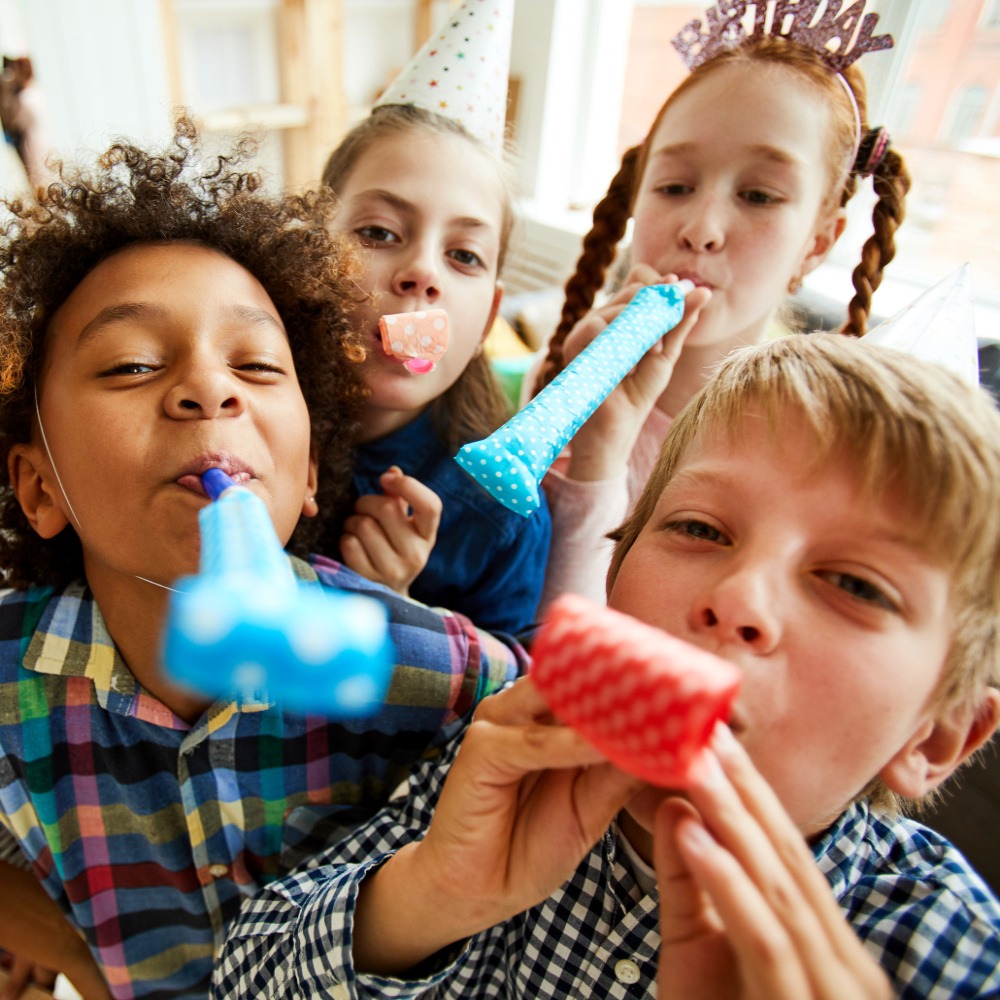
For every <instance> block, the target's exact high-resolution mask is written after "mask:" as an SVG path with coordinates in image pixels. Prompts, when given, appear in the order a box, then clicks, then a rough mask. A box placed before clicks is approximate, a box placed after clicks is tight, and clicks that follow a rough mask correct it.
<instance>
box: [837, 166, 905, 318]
mask: <svg viewBox="0 0 1000 1000" xmlns="http://www.w3.org/2000/svg"><path fill="white" fill-rule="evenodd" d="M872 183H873V186H874V188H875V193H876V194H877V195H878V201H877V202H876V204H875V208H874V209H873V210H872V224H873V225H874V227H875V232H874V235H872V236H869V237H868V239H867V240H866V241H865V245H864V246H863V247H862V248H861V263H860V264H858V266H857V267H856V268H855V269H854V272H853V274H852V275H851V280H852V282H853V284H854V288H855V290H856V294H855V296H854V298H853V299H851V302H850V305H849V306H848V307H847V311H848V318H847V322H846V323H844V325H843V326H842V327H841V330H840V332H841V333H846V334H848V335H849V336H853V337H862V336H864V334H865V333H866V331H867V329H868V313H869V310H870V309H871V302H872V295H873V294H874V293H875V290H876V289H877V288H878V286H879V285H881V284H882V272H883V271H884V269H885V267H886V265H887V264H888V263H889V261H891V260H892V258H893V257H895V256H896V241H895V236H896V230H897V229H898V228H899V226H900V224H901V223H902V221H903V217H904V216H905V214H906V208H905V204H904V202H905V200H906V193H907V191H909V190H910V174H909V171H908V170H907V169H906V165H905V164H904V163H903V158H902V157H901V156H900V155H899V153H897V152H896V151H895V150H894V149H889V150H887V151H886V154H885V157H884V158H883V160H882V162H881V163H880V164H879V165H878V167H877V169H876V171H875V173H874V174H873V175H872Z"/></svg>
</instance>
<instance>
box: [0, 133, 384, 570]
mask: <svg viewBox="0 0 1000 1000" xmlns="http://www.w3.org/2000/svg"><path fill="white" fill-rule="evenodd" d="M256 148H257V144H256V142H255V141H254V140H253V139H252V138H251V137H249V136H243V137H241V138H240V139H239V140H238V141H237V142H236V144H235V146H234V147H233V149H232V150H231V151H230V152H229V153H228V154H227V155H223V156H216V157H211V158H206V159H205V160H204V161H203V160H202V157H201V153H200V150H199V141H198V135H197V130H196V128H195V127H194V125H193V124H192V122H191V121H190V119H188V118H187V117H185V116H180V117H178V118H177V119H176V121H175V123H174V135H173V138H172V140H171V142H170V144H169V145H168V146H167V148H166V149H165V150H164V151H162V152H148V151H144V150H142V149H139V148H137V147H136V146H134V145H131V144H130V143H129V142H127V141H125V140H121V141H119V142H116V143H115V144H114V145H112V146H111V147H110V149H108V151H107V152H106V153H104V154H103V156H101V157H100V159H99V161H98V165H97V168H96V169H95V170H94V171H92V172H87V171H83V170H80V171H77V170H69V169H66V168H65V167H64V166H62V165H59V168H58V171H59V180H58V181H57V182H55V183H53V184H51V185H49V187H48V188H47V189H46V190H44V191H43V192H41V193H40V195H39V199H38V200H37V201H34V200H26V199H16V200H10V201H6V202H4V203H3V204H4V207H5V208H6V210H7V218H6V219H5V220H4V223H3V224H2V225H0V274H2V276H3V284H2V286H0V449H2V453H3V455H4V456H7V455H9V453H10V449H11V447H12V446H13V445H15V444H18V443H26V442H29V441H31V439H32V429H33V425H34V419H35V404H34V398H35V385H36V379H37V378H38V375H39V373H40V371H41V369H42V364H43V362H44V358H45V350H46V335H47V332H48V327H49V322H50V320H51V318H52V316H53V314H54V313H55V312H56V310H57V309H59V307H60V306H61V305H62V304H63V303H64V302H65V301H66V299H67V298H68V297H69V295H70V294H71V293H72V292H73V290H74V289H75V288H76V287H77V285H79V283H80V282H81V281H82V280H83V278H84V277H85V276H86V275H87V274H89V273H90V271H92V270H93V269H94V267H95V266H96V265H97V264H99V263H100V262H101V261H102V260H104V259H105V258H107V257H108V256H110V255H111V254H114V253H115V252H117V251H119V250H121V249H123V248H124V247H127V246H131V245H135V244H149V243H160V242H164V241H173V240H183V241H187V242H194V243H198V244H202V245H204V246H206V247H210V248H212V249H215V250H217V251H219V252H220V253H223V254H225V255H226V256H227V257H230V258H231V259H232V260H234V261H235V262H236V263H238V264H240V265H241V266H242V267H244V268H246V270H247V271H249V272H250V273H251V274H252V275H253V276H254V277H255V278H256V279H257V280H258V281H259V282H260V284H261V285H262V286H263V288H264V289H265V291H266V292H267V294H268V295H269V296H270V298H271V301H272V302H273V303H274V306H275V308H276V309H277V311H278V314H279V315H280V316H281V319H282V321H283V322H284V324H285V329H286V331H287V334H288V340H289V344H290V346H291V352H292V357H293V359H294V362H295V370H296V373H297V375H298V379H299V383H300V385H301V388H302V394H303V396H304V397H305V401H306V405H307V406H308V409H309V414H310V418H311V425H312V447H313V451H314V454H315V455H316V457H317V460H318V463H319V474H320V475H319V492H318V495H317V498H316V499H317V502H318V503H319V505H320V509H321V510H322V512H323V515H322V516H321V517H318V518H312V519H306V518H303V519H302V520H301V521H300V522H299V524H298V526H297V527H296V530H295V532H294V534H293V536H292V539H291V541H290V542H289V549H290V550H291V551H293V552H295V553H297V554H302V555H304V554H306V553H307V552H309V551H324V550H327V551H336V538H337V535H338V534H339V525H340V523H341V520H342V518H343V517H344V516H345V515H346V512H347V509H348V503H349V488H350V480H351V469H352V449H353V443H354V439H355V436H356V433H357V428H358V421H359V416H360V408H361V402H362V400H363V399H364V396H365V389H364V383H363V381H362V379H361V373H360V369H361V365H360V363H359V362H361V361H363V360H364V357H365V350H364V347H363V346H362V345H361V343H360V341H359V340H357V339H356V338H355V336H354V334H353V332H352V330H351V327H350V325H349V321H348V318H347V306H348V303H349V301H350V300H351V299H353V298H356V297H357V296H358V294H359V292H358V286H357V284H356V277H357V273H358V258H357V255H356V252H355V250H354V248H353V245H352V242H351V241H350V240H348V239H346V238H341V237H339V236H336V235H333V234H332V226H330V225H329V222H330V217H331V215H332V211H333V208H334V198H333V197H332V195H330V194H329V193H324V192H322V191H320V192H314V193H310V194H306V195H302V196H292V195H286V196H269V195H266V194H264V193H263V192H262V191H260V188H261V185H262V180H261V178H260V176H259V175H258V174H256V173H253V172H242V171H240V170H239V169H237V168H238V167H239V165H240V164H243V163H245V162H246V161H247V160H248V159H249V158H250V157H252V156H253V155H254V153H255V152H256ZM82 576H83V555H82V551H81V548H80V542H79V539H78V538H77V536H76V533H75V532H74V531H72V530H64V531H62V532H61V533H60V534H59V535H58V536H56V538H54V539H50V540H44V539H42V538H40V537H39V536H38V535H37V534H36V533H35V532H34V531H33V530H32V528H31V526H30V525H29V523H28V520H27V518H26V517H25V516H24V514H23V512H22V511H21V508H20V505H19V504H18V501H17V498H16V497H15V496H14V492H13V489H12V487H11V480H10V473H9V471H8V468H7V463H6V461H4V462H3V463H0V579H2V581H3V583H4V584H6V585H7V586H12V587H26V586H30V585H32V584H49V585H52V586H57V587H58V586H63V585H65V584H66V583H68V582H69V581H70V580H73V579H76V578H81V577H82Z"/></svg>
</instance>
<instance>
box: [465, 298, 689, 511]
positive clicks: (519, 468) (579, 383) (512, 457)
mask: <svg viewBox="0 0 1000 1000" xmlns="http://www.w3.org/2000/svg"><path fill="white" fill-rule="evenodd" d="M693 289H694V284H693V283H692V282H690V281H678V282H676V283H674V284H670V285H647V286H646V287H645V288H641V289H639V291H638V292H636V294H635V295H634V296H633V298H632V301H631V302H629V304H628V305H627V306H626V307H625V308H624V309H623V310H622V311H621V312H620V313H619V314H618V315H617V316H616V317H615V318H614V319H613V320H612V321H611V322H610V323H609V324H608V325H607V327H606V329H604V330H602V331H601V333H600V334H599V335H598V336H597V337H595V338H594V340H593V341H592V342H591V343H590V344H589V345H588V346H587V347H586V348H585V349H584V350H583V351H581V352H580V353H579V354H578V355H577V356H576V357H575V358H574V359H573V360H572V361H571V362H570V363H569V364H568V365H567V366H566V367H565V368H564V369H563V370H562V371H561V372H560V373H559V374H558V375H557V376H556V377H555V378H554V379H553V380H552V381H551V382H550V383H549V384H548V385H547V386H546V387H545V388H544V389H543V390H542V391H541V392H540V393H539V394H538V395H537V396H535V398H534V399H533V400H532V401H531V402H530V403H528V405H527V406H525V407H524V409H522V410H520V411H519V412H518V413H516V414H514V416H513V417H511V419H510V420H508V421H507V423H505V424H504V425H503V426H502V427H501V428H499V429H498V430H496V431H494V432H493V433H492V434H491V435H490V436H489V437H488V438H483V440H481V441H473V442H471V443H469V444H467V445H465V446H464V447H462V448H460V449H459V451H458V454H457V455H456V456H455V461H456V462H458V464H459V465H460V466H462V468H463V469H465V471H466V472H467V473H468V474H469V475H470V476H472V478H473V479H475V481H476V482H477V483H479V485H480V486H482V487H483V489H485V490H486V491H487V492H488V493H490V494H491V495H492V496H493V497H495V498H496V499H497V500H499V501H500V503H502V504H503V505H504V506H505V507H509V508H510V509H511V510H513V511H517V513H518V514H523V515H524V516H525V517H527V516H528V515H529V514H531V513H533V512H534V511H536V510H537V509H538V484H539V482H540V481H541V478H542V476H544V475H545V473H546V472H547V471H548V469H549V466H551V465H552V463H553V462H554V461H555V460H556V457H557V456H558V455H559V453H560V452H561V451H562V450H563V448H565V447H566V445H567V444H568V443H569V442H570V440H571V439H572V437H573V435H574V434H576V432H577V431H578V430H579V429H580V428H581V427H582V426H583V424H584V423H585V421H586V420H587V419H588V418H589V417H590V415H591V414H592V413H593V412H594V410H596V409H597V407H598V406H600V405H601V403H603V402H604V400H605V399H607V398H608V396H609V395H610V394H611V391H612V390H613V389H614V388H615V386H617V385H618V383H619V382H621V380H622V379H623V378H625V376H626V375H627V374H628V373H629V372H630V371H631V370H632V369H633V368H634V367H635V366H636V365H637V364H638V363H639V360H640V359H641V358H642V356H643V355H644V354H645V353H646V352H647V351H648V350H649V349H650V348H651V347H652V346H653V344H655V343H656V342H657V341H658V340H659V339H660V338H661V337H662V336H663V335H664V334H665V333H666V332H667V331H668V330H672V329H673V328H674V327H675V326H677V324H678V323H679V322H680V321H681V317H682V316H683V315H684V296H685V295H687V294H688V292H690V291H692V290H693Z"/></svg>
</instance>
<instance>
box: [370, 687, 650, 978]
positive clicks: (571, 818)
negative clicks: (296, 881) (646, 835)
mask: <svg viewBox="0 0 1000 1000" xmlns="http://www.w3.org/2000/svg"><path fill="white" fill-rule="evenodd" d="M641 787H642V782H641V781H639V780H638V779H637V778H634V777H632V776H631V775H626V774H624V773H623V772H621V771H618V770H617V769H616V768H614V767H612V766H611V765H610V764H608V763H607V761H606V760H605V758H604V757H602V755H601V754H600V752H599V751H597V750H595V749H594V748H593V747H591V746H590V744H588V743H586V742H585V741H584V740H583V738H582V737H580V736H578V735H577V734H576V733H575V732H573V730H571V729H568V728H565V727H563V726H560V725H559V724H557V723H556V722H555V721H554V719H553V718H552V716H551V714H550V712H549V710H548V706H547V705H546V704H545V702H544V701H543V699H542V697H541V695H540V694H539V693H538V691H537V689H536V688H535V686H534V685H533V684H532V682H531V680H530V679H529V678H522V679H521V680H519V681H517V682H515V683H514V684H513V685H512V686H511V687H510V688H508V689H507V690H506V691H503V692H501V693H500V694H497V695H493V696H492V697H490V698H487V699H485V700H484V701H483V702H482V703H481V704H480V705H479V707H478V708H477V709H476V714H475V716H474V719H473V722H472V723H471V725H470V727H469V730H468V733H467V734H466V736H465V740H464V742H463V743H462V747H461V750H460V751H459V753H458V756H457V757H456V759H455V762H454V763H453V764H452V767H451V771H450V773H449V775H448V778H447V781H446V782H445V785H444V790H443V791H442V794H441V798H440V799H439V801H438V804H437V808H436V810H435V812H434V818H433V820H432V822H431V824H430V827H429V828H428V830H427V833H426V834H425V836H424V838H423V840H421V841H419V842H417V843H414V844H410V845H408V846H407V847H405V848H403V849H402V850H401V851H399V852H398V853H397V854H396V856H395V857H394V858H392V859H391V860H390V861H388V862H387V863H386V864H385V865H384V866H383V867H382V868H381V869H380V870H379V871H378V872H377V873H376V874H375V875H374V876H373V877H371V878H370V879H366V880H365V882H364V883H363V884H362V888H361V898H360V899H359V902H358V909H357V914H356V918H355V934H354V960H355V966H356V967H357V968H358V969H359V970H360V969H364V970H366V971H377V972H382V973H391V972H399V971H401V970H405V969H408V968H410V967H411V966H412V965H414V964H416V963H417V962H419V961H420V960H421V959H423V958H425V957H427V956H428V955H432V954H434V953H435V952H436V951H438V950H440V949H441V948H442V947H444V946H446V945H448V944H451V943H452V942H454V941H458V940H462V939H464V938H466V937H468V936H469V935H471V934H474V933H476V932H477V931H480V930H483V929H485V928H487V927H492V926H493V925H494V924H498V923H500V922H501V921H503V920H506V919H508V918H509V917H511V916H513V915H514V914H517V913H520V912H521V911H523V910H526V909H528V908H529V907H531V906H534V905H536V904H537V903H540V902H541V901H542V900H544V899H546V898H547V897H548V896H550V895H551V894H552V893H553V892H554V891H555V890H556V889H557V888H558V887H559V886H560V885H562V884H563V882H565V881H566V879H567V878H569V877H570V875H571V874H572V873H573V871H574V869H575V868H576V866H577V865H578V864H579V863H580V860H581V859H582V858H583V857H584V855H585V854H586V853H587V851H589V850H590V849H591V848H592V847H593V845H594V843H595V842H596V841H597V840H598V839H599V838H600V837H601V835H602V834H603V833H604V831H605V830H606V829H607V827H608V825H609V824H610V822H611V820H612V819H613V818H614V816H615V814H616V813H617V812H618V810H619V809H620V808H621V807H622V806H623V805H624V804H625V803H626V802H627V801H628V800H629V799H630V798H631V797H632V796H633V795H634V794H635V793H636V791H637V790H638V789H639V788H641ZM400 893H403V895H400ZM399 899H406V900H407V901H408V902H407V906H406V907H405V908H401V907H399V906H398V900H399ZM393 900H395V901H396V903H395V904H394V903H393Z"/></svg>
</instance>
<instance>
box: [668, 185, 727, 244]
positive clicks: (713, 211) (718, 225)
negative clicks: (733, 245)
mask: <svg viewBox="0 0 1000 1000" xmlns="http://www.w3.org/2000/svg"><path fill="white" fill-rule="evenodd" d="M677 241H678V243H679V244H680V246H681V248H682V249H684V250H689V251H691V252H693V253H717V252H718V251H719V250H721V249H722V247H723V245H724V243H725V226H724V221H723V217H722V208H721V206H719V204H718V203H717V202H716V200H715V199H714V198H708V197H706V198H699V199H696V200H692V202H691V203H690V205H689V206H688V214H687V216H686V218H685V219H684V221H683V222H682V224H681V226H680V228H679V229H678V231H677Z"/></svg>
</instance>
